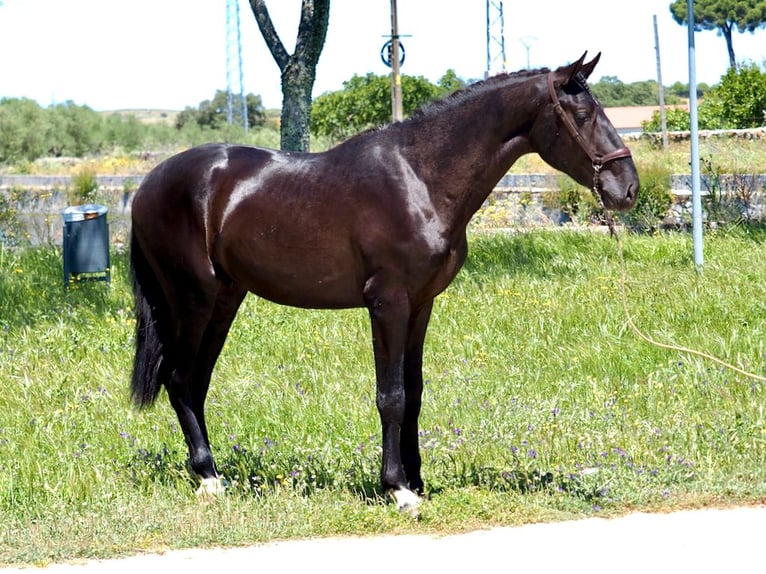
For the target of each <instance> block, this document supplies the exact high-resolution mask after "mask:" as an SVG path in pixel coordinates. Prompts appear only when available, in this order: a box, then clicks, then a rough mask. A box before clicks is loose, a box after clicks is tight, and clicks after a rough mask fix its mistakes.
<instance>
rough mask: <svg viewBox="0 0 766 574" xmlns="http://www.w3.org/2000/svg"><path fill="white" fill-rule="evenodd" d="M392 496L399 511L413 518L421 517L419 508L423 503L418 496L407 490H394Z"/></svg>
mask: <svg viewBox="0 0 766 574" xmlns="http://www.w3.org/2000/svg"><path fill="white" fill-rule="evenodd" d="M391 495H392V496H393V497H394V500H395V501H396V509H397V510H399V511H400V512H404V513H406V514H409V515H410V516H411V517H412V518H417V517H418V516H419V515H420V509H419V507H420V503H421V502H423V501H422V499H421V498H420V497H419V496H418V495H417V494H415V493H414V492H412V491H411V490H408V489H406V488H400V489H399V490H394V491H393V492H392V493H391Z"/></svg>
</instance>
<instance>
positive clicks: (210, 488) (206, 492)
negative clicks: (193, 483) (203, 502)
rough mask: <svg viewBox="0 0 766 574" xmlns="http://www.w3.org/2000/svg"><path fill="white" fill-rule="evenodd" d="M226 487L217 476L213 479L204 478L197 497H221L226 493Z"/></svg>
mask: <svg viewBox="0 0 766 574" xmlns="http://www.w3.org/2000/svg"><path fill="white" fill-rule="evenodd" d="M225 490H226V487H225V486H224V485H223V482H221V479H220V478H218V477H217V476H215V477H213V478H203V479H202V481H201V482H200V485H199V488H198V489H197V496H219V495H221V494H223V493H224V491H225Z"/></svg>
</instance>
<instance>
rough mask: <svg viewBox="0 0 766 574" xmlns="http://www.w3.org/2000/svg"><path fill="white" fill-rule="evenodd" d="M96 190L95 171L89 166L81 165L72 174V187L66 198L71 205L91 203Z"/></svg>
mask: <svg viewBox="0 0 766 574" xmlns="http://www.w3.org/2000/svg"><path fill="white" fill-rule="evenodd" d="M97 190H98V180H97V179H96V172H95V171H94V170H93V169H92V168H90V167H82V168H80V169H79V170H78V171H77V172H76V173H75V174H74V175H73V176H72V189H71V190H70V191H69V194H68V195H67V200H68V201H69V203H70V204H73V205H79V204H83V203H91V202H93V200H94V199H95V196H96V191H97Z"/></svg>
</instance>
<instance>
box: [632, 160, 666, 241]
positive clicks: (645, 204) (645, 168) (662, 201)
mask: <svg viewBox="0 0 766 574" xmlns="http://www.w3.org/2000/svg"><path fill="white" fill-rule="evenodd" d="M636 169H637V170H638V177H639V181H640V182H641V189H640V191H639V193H638V199H637V200H636V204H635V206H634V207H633V209H631V210H630V211H627V212H624V213H620V215H619V218H620V220H621V221H622V222H623V223H625V225H627V226H628V227H631V228H633V229H635V230H639V231H652V230H656V229H657V228H658V227H659V225H660V223H661V222H662V219H663V218H664V217H665V216H666V215H667V214H668V210H669V209H670V205H671V203H672V201H673V194H672V193H671V190H670V176H671V173H670V170H669V169H668V168H667V167H666V166H664V165H662V164H661V163H659V162H657V161H654V162H652V163H649V164H643V165H642V164H639V165H637V166H636Z"/></svg>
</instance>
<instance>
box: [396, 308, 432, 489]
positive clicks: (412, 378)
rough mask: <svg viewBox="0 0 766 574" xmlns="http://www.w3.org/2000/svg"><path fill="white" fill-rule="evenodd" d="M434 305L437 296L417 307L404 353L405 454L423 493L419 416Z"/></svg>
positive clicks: (411, 481)
mask: <svg viewBox="0 0 766 574" xmlns="http://www.w3.org/2000/svg"><path fill="white" fill-rule="evenodd" d="M432 309H433V299H432V300H430V301H428V302H427V303H426V304H424V305H423V306H422V307H420V308H419V309H417V310H415V311H413V313H412V316H411V317H410V323H409V332H408V334H407V345H406V348H405V354H404V393H405V410H404V422H403V424H402V436H401V456H402V464H403V466H404V472H405V474H406V475H407V479H408V480H409V485H410V489H411V490H413V491H415V492H417V493H419V494H422V493H423V479H422V478H421V475H420V463H421V459H420V444H419V436H418V418H419V417H420V405H421V401H422V395H423V345H424V342H425V338H426V329H427V328H428V321H429V319H430V318H431V310H432Z"/></svg>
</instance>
